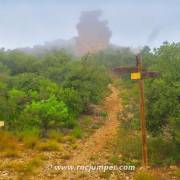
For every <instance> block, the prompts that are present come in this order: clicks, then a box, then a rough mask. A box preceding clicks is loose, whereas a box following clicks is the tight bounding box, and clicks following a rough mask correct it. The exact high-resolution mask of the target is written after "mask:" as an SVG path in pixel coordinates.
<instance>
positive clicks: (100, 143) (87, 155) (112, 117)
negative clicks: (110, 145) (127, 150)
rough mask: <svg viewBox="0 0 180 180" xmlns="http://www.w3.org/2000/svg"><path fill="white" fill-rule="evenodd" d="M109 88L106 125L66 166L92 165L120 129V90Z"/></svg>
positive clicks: (67, 173)
mask: <svg viewBox="0 0 180 180" xmlns="http://www.w3.org/2000/svg"><path fill="white" fill-rule="evenodd" d="M109 88H110V89H111V92H112V93H111V94H110V96H109V97H107V98H106V100H105V108H106V111H107V112H108V118H107V120H106V122H105V124H104V125H103V127H101V128H100V129H98V130H97V131H96V132H95V133H94V134H93V135H92V136H91V137H90V138H89V139H88V140H87V141H86V142H85V144H81V145H80V147H79V148H78V150H77V151H75V152H74V154H73V157H72V158H71V159H70V160H67V161H66V162H65V164H64V165H73V166H76V165H91V164H92V162H91V161H90V159H91V158H92V157H95V156H96V155H97V154H101V152H102V151H103V150H104V149H103V148H104V146H105V145H106V144H107V142H108V141H109V140H110V139H111V138H113V137H115V135H116V133H117V128H118V120H117V114H118V112H119V110H120V103H119V97H118V95H119V90H118V89H116V88H115V87H114V86H112V85H110V86H109ZM73 173H74V172H73V171H63V172H62V174H61V175H59V176H57V177H56V178H55V179H76V177H77V171H76V173H75V174H73ZM93 173H94V172H93ZM91 178H92V177H91ZM86 179H87V178H86Z"/></svg>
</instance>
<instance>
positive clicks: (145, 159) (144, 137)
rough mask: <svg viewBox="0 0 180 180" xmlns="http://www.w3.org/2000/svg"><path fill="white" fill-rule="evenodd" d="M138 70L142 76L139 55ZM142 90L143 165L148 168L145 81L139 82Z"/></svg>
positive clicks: (139, 57)
mask: <svg viewBox="0 0 180 180" xmlns="http://www.w3.org/2000/svg"><path fill="white" fill-rule="evenodd" d="M136 62H137V69H138V72H140V74H141V76H142V65H141V56H140V54H138V55H137V56H136ZM139 89H140V114H141V133H142V137H141V138H142V165H143V166H144V167H147V166H148V156H147V133H146V120H145V108H144V107H145V104H144V79H143V78H140V80H139Z"/></svg>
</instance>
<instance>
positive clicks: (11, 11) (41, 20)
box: [0, 0, 180, 48]
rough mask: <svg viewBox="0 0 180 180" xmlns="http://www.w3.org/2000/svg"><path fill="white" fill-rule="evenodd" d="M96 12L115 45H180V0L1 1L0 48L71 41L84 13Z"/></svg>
mask: <svg viewBox="0 0 180 180" xmlns="http://www.w3.org/2000/svg"><path fill="white" fill-rule="evenodd" d="M97 9H100V10H102V11H103V16H102V18H103V19H107V20H108V22H109V27H110V29H111V31H112V38H111V42H112V43H114V44H117V45H121V46H142V45H144V44H148V45H150V46H152V47H154V46H159V45H160V44H161V43H162V42H163V41H165V40H168V41H170V42H172V41H175V42H178V41H180V0H0V47H5V48H16V47H26V46H33V45H36V44H43V43H44V42H45V41H51V40H55V39H59V38H62V39H70V38H72V37H73V36H76V35H77V30H76V24H77V23H78V21H79V16H80V13H81V11H86V10H97ZM92 28H95V27H92Z"/></svg>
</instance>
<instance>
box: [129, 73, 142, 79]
mask: <svg viewBox="0 0 180 180" xmlns="http://www.w3.org/2000/svg"><path fill="white" fill-rule="evenodd" d="M131 79H132V80H138V79H141V73H140V72H137V73H131Z"/></svg>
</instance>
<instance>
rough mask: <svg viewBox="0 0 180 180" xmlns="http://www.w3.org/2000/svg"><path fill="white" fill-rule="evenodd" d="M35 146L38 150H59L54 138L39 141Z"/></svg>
mask: <svg viewBox="0 0 180 180" xmlns="http://www.w3.org/2000/svg"><path fill="white" fill-rule="evenodd" d="M36 148H37V149H38V150H39V151H58V150H60V146H59V143H58V142H57V141H55V140H47V141H45V142H41V143H39V144H38V145H37V146H36Z"/></svg>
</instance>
